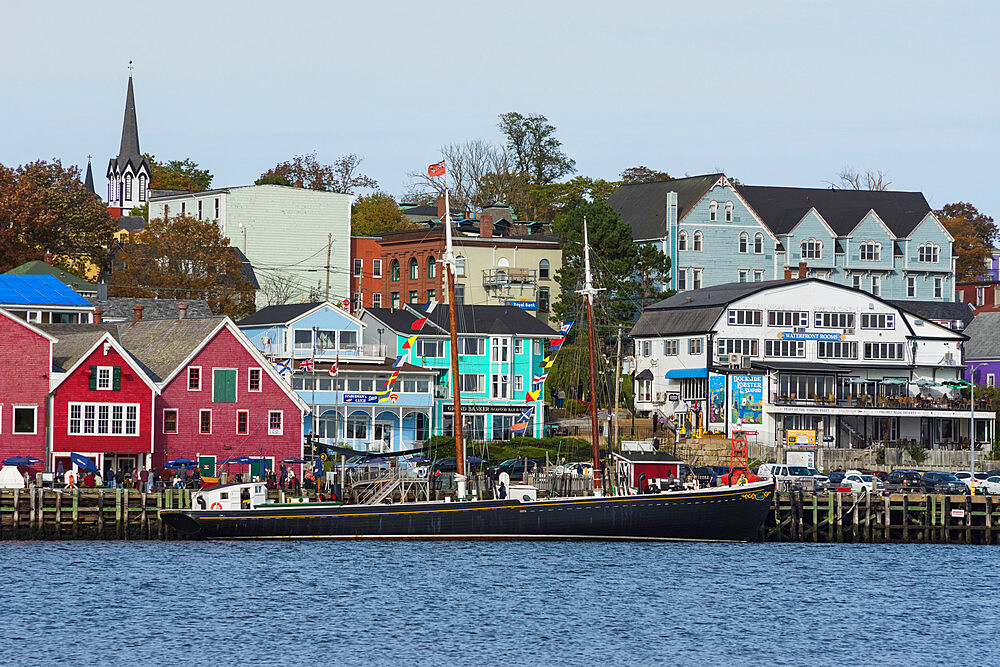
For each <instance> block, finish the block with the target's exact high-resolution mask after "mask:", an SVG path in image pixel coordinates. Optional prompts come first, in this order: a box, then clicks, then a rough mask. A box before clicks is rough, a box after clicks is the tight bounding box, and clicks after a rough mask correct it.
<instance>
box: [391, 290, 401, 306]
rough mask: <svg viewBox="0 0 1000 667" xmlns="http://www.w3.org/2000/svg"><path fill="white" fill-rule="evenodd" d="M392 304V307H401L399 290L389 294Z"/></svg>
mask: <svg viewBox="0 0 1000 667" xmlns="http://www.w3.org/2000/svg"><path fill="white" fill-rule="evenodd" d="M389 298H390V305H391V307H392V308H399V292H393V293H392V294H390V295H389Z"/></svg>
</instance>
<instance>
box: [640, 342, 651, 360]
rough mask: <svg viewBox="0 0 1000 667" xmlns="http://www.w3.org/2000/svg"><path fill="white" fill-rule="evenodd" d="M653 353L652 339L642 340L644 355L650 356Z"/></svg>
mask: <svg viewBox="0 0 1000 667" xmlns="http://www.w3.org/2000/svg"><path fill="white" fill-rule="evenodd" d="M652 353H653V343H652V341H648V340H644V341H642V356H644V357H648V356H650V355H651V354H652Z"/></svg>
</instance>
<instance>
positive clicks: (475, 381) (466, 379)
mask: <svg viewBox="0 0 1000 667" xmlns="http://www.w3.org/2000/svg"><path fill="white" fill-rule="evenodd" d="M458 389H459V391H463V392H468V393H473V394H480V393H482V392H484V391H485V390H486V376H485V375H478V374H476V373H462V374H460V375H459V376H458Z"/></svg>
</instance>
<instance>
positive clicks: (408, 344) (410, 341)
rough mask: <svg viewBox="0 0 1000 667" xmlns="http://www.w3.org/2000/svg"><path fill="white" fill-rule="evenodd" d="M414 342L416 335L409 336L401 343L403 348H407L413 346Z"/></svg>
mask: <svg viewBox="0 0 1000 667" xmlns="http://www.w3.org/2000/svg"><path fill="white" fill-rule="evenodd" d="M416 342H417V337H416V336H410V337H409V338H407V339H406V342H405V343H403V349H404V350H409V349H410V348H411V347H413V344H414V343H416Z"/></svg>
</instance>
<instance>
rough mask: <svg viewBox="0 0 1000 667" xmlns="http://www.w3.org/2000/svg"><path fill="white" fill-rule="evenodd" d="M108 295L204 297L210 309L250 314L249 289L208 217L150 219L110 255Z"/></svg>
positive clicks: (225, 240)
mask: <svg viewBox="0 0 1000 667" xmlns="http://www.w3.org/2000/svg"><path fill="white" fill-rule="evenodd" d="M109 294H111V295H113V296H131V297H159V298H169V299H205V300H206V301H208V304H209V306H210V307H211V308H212V312H214V313H217V314H220V315H228V316H229V317H233V318H236V317H241V316H244V315H247V314H249V313H252V312H254V290H253V287H252V286H251V285H250V283H249V281H248V280H247V279H246V277H245V276H244V275H243V272H242V262H241V261H240V259H239V257H238V255H237V253H236V251H235V249H234V248H232V247H230V245H229V239H228V238H226V237H224V236H223V235H222V232H221V231H220V229H219V225H218V223H217V222H215V221H214V220H197V219H195V218H192V217H188V216H180V217H170V218H167V219H162V218H156V219H154V220H151V221H150V222H149V224H147V225H146V227H145V229H143V230H142V231H141V232H139V233H138V234H137V235H136V236H135V240H134V242H133V243H127V244H125V245H123V246H121V247H120V248H119V249H118V250H117V251H116V255H115V258H114V267H113V269H112V274H111V284H110V289H109Z"/></svg>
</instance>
